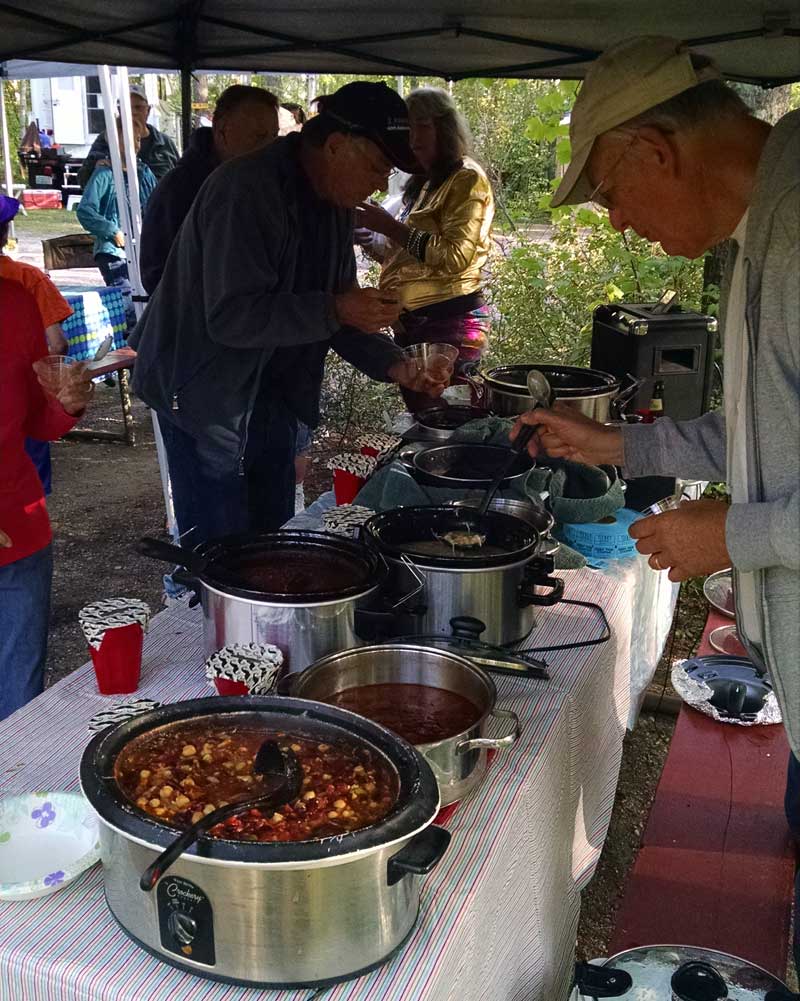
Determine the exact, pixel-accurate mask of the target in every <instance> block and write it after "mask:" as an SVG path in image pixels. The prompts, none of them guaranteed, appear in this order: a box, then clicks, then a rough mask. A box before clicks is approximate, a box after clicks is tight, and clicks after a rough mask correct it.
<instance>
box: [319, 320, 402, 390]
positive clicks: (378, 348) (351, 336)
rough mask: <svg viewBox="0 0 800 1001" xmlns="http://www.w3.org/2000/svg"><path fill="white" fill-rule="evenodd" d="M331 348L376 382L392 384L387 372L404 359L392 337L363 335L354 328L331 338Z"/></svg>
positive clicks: (344, 330)
mask: <svg viewBox="0 0 800 1001" xmlns="http://www.w3.org/2000/svg"><path fill="white" fill-rule="evenodd" d="M331 347H332V348H333V350H334V351H335V352H336V354H337V355H339V356H340V357H341V358H344V360H345V361H346V362H349V363H350V364H351V365H353V366H354V367H355V368H357V369H358V370H359V372H363V373H364V375H368V376H369V377H370V379H375V381H376V382H391V381H392V380H391V379H390V378H389V377H388V376H387V374H386V372H387V369H388V368H389V366H390V365H393V364H394V363H395V362H396V361H400V360H401V359H402V357H403V352H402V349H401V348H399V347H398V346H397V345H396V344H395V342H394V341H393V340H392V338H391V337H387V336H386V335H385V334H362V333H361V331H360V330H354V329H353V328H352V327H342V328H341V330H339V331H338V332H337V333H335V334H334V335H333V337H332V338H331Z"/></svg>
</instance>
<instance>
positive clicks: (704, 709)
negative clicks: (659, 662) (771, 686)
mask: <svg viewBox="0 0 800 1001" xmlns="http://www.w3.org/2000/svg"><path fill="white" fill-rule="evenodd" d="M685 663H686V661H685V660H681V661H678V662H677V663H676V664H674V665H673V667H672V687H673V688H674V689H675V691H676V692H677V693H678V695H680V697H681V698H682V699H683V701H684V702H685V703H686V704H687V705H690V706H691V707H692V709H697V710H698V711H699V712H701V713H705V715H706V716H710V717H711V718H712V719H715V720H716V721H717V722H718V723H733V724H734V725H736V726H763V725H765V724H768V723H781V722H783V717H782V716H781V711H780V708H779V707H778V700H777V699H776V698H775V693H774V692H770V693H769V694H768V695H767V697H766V699H764V705H763V706H762V708H761V709H760V710H759V711H758V712H757V713H756V714H755V716H753V715H751V714H745V716H744V718H743V719H734V718H732V717H730V716H727V715H725V714H723V713H721V712H720V711H719V710H718V709H717V708H716V706H713V705H712V704H711V701H710V699H711V697H712V696H713V694H714V692H713V691H712V689H711V688H710V687H709V686H708V685H707V684H706V683H705V681H698V680H697V679H695V678H692V677H690V676H689V674H688V673H687V671H686V668H685V667H684V664H685Z"/></svg>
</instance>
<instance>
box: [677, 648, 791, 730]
mask: <svg viewBox="0 0 800 1001" xmlns="http://www.w3.org/2000/svg"><path fill="white" fill-rule="evenodd" d="M683 668H684V670H685V671H686V673H687V674H688V675H689V677H690V678H692V679H693V680H695V681H702V682H704V683H705V684H706V685H708V687H709V688H710V689H711V691H712V692H713V693H714V694H713V695H712V696H711V698H710V699H709V702H710V703H711V705H712V706H714V708H715V709H717V710H719V711H720V712H721V713H722V714H723V715H726V716H730V717H732V718H734V719H746V718H747V717H752V716H755V715H756V714H757V713H758V712H759V711H760V710H761V709H762V708H763V706H764V700H765V699H766V697H767V696H768V695H769V693H770V692H771V691H772V684H771V682H770V680H769V678H767V677H766V676H765V675H764V673H763V672H761V671H759V669H758V668H757V667H756V665H755V664H754V663H753V662H752V661H751V660H749V659H748V658H747V657H731V656H730V655H729V654H711V655H710V656H708V657H692V658H690V659H689V660H687V661H685V662H684V664H683Z"/></svg>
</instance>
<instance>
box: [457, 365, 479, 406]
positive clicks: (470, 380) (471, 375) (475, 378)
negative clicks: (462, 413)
mask: <svg viewBox="0 0 800 1001" xmlns="http://www.w3.org/2000/svg"><path fill="white" fill-rule="evenodd" d="M458 377H459V379H463V380H464V382H466V383H467V385H468V386H469V388H470V389H471V390H472V392H473V393H474V394H475V401H476V403H478V404H482V403H483V401H484V397H485V396H486V380H485V379H484V378H483V376H482V375H481V374H480V373H479V372H469V371H464V372H459V373H458Z"/></svg>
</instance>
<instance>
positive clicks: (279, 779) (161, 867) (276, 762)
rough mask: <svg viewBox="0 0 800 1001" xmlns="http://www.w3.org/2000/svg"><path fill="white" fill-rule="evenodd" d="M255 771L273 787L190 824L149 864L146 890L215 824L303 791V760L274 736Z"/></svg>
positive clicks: (144, 879) (143, 882)
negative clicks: (279, 744) (280, 746)
mask: <svg viewBox="0 0 800 1001" xmlns="http://www.w3.org/2000/svg"><path fill="white" fill-rule="evenodd" d="M253 774H254V775H257V776H259V777H260V778H262V779H266V780H267V781H270V780H272V781H273V783H277V785H273V788H272V789H271V790H270V791H269V792H268V793H262V794H261V795H260V796H251V797H250V798H249V799H240V800H239V801H238V802H236V803H228V804H227V806H221V807H219V809H217V810H213V811H212V812H211V813H207V814H205V816H203V817H201V818H200V820H198V821H196V822H195V823H194V824H190V825H189V827H187V828H186V830H185V831H183V832H182V833H181V834H180V835H179V836H178V837H177V838H175V840H174V841H173V842H172V843H171V844H169V845H167V847H166V848H165V849H164V851H163V852H161V854H160V855H159V856H158V858H157V859H156V860H155V862H153V863H152V864H151V865H149V866H148V867H147V868H146V869H145V871H144V872H143V873H142V875H141V877H140V879H139V886H140V887H141V889H142V890H144V891H145V892H146V893H147V892H149V891H150V890H152V889H153V887H154V886H155V885H156V883H157V882H158V881H159V879H161V877H162V876H163V875H164V873H165V872H166V871H167V869H169V867H170V866H171V865H172V863H173V862H174V861H175V860H176V859H177V858H178V857H179V856H180V855H182V854H183V853H184V852H185V851H186V849H187V848H190V847H191V846H192V845H193V844H194V843H195V841H196V840H197V838H198V837H199V836H200V835H201V834H204V833H205V832H206V831H209V830H210V829H211V828H212V827H216V825H217V824H220V823H222V821H223V820H228V818H229V817H235V816H236V814H237V813H244V812H246V811H247V810H253V809H264V808H267V809H274V808H275V807H277V806H282V805H283V804H284V803H290V802H291V801H292V800H293V799H296V798H297V797H298V795H299V794H300V789H301V787H302V780H303V771H302V768H301V767H300V762H299V761H298V760H297V756H296V755H295V754H294V752H293V751H290V750H287V751H282V750H281V749H280V748H279V747H278V745H277V744H276V743H275V741H274V740H265V741H264V743H263V744H262V745H261V747H259V749H258V752H257V754H256V757H255V761H254V762H253Z"/></svg>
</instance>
